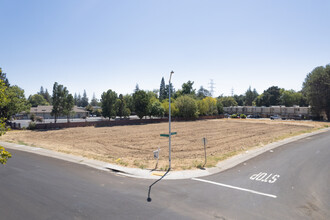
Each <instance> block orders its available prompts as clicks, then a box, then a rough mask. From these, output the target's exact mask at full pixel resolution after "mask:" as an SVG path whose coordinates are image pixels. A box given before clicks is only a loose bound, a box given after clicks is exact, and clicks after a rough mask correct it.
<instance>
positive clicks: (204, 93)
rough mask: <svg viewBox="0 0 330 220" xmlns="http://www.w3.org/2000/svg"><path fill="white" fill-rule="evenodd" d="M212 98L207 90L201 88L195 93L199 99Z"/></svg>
mask: <svg viewBox="0 0 330 220" xmlns="http://www.w3.org/2000/svg"><path fill="white" fill-rule="evenodd" d="M207 96H208V97H212V95H211V93H210V92H209V91H208V90H207V89H204V87H203V86H201V87H200V88H199V90H198V91H197V98H199V99H203V98H205V97H207Z"/></svg>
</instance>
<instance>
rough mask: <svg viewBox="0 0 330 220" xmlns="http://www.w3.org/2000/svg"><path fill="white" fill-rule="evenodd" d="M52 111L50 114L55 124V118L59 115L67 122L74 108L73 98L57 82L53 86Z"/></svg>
mask: <svg viewBox="0 0 330 220" xmlns="http://www.w3.org/2000/svg"><path fill="white" fill-rule="evenodd" d="M52 100H53V109H52V112H51V113H50V114H51V115H52V116H54V123H56V121H57V118H58V117H59V116H61V115H65V116H67V119H68V122H69V118H70V114H71V112H72V109H73V106H74V100H73V96H72V95H71V94H69V91H68V90H67V88H66V87H64V86H63V85H60V84H58V83H57V82H55V83H54V85H53V96H52Z"/></svg>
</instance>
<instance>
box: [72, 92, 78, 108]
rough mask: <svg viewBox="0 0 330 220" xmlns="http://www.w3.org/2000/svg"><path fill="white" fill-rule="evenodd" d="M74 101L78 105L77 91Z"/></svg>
mask: <svg viewBox="0 0 330 220" xmlns="http://www.w3.org/2000/svg"><path fill="white" fill-rule="evenodd" d="M73 102H74V105H76V106H78V96H77V93H74V97H73Z"/></svg>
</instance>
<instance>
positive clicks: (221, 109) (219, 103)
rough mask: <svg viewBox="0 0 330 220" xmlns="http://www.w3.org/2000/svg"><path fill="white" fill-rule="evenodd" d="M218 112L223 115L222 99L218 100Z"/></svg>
mask: <svg viewBox="0 0 330 220" xmlns="http://www.w3.org/2000/svg"><path fill="white" fill-rule="evenodd" d="M217 110H218V114H223V112H224V111H223V105H222V102H221V101H220V99H217Z"/></svg>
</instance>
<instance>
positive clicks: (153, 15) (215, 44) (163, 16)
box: [0, 0, 330, 98]
mask: <svg viewBox="0 0 330 220" xmlns="http://www.w3.org/2000/svg"><path fill="white" fill-rule="evenodd" d="M0 28H1V35H0V67H2V69H3V71H4V72H6V73H7V76H8V78H9V80H10V82H11V84H17V85H18V86H20V87H21V88H23V89H24V90H25V94H26V96H28V95H30V94H34V93H36V92H37V91H39V89H40V86H44V87H45V88H48V90H49V91H50V92H51V90H52V85H53V83H54V82H55V81H57V82H59V83H60V84H63V85H65V86H66V87H67V88H68V89H69V91H70V92H71V93H73V94H74V93H75V92H76V93H81V94H82V93H83V90H84V89H86V91H87V94H88V96H89V98H91V97H92V94H93V92H95V94H96V96H97V98H100V95H101V93H102V92H104V91H106V90H108V89H112V90H115V91H116V92H117V93H132V92H133V90H134V88H135V85H136V83H138V84H139V86H140V88H141V89H145V90H153V89H159V85H160V81H161V78H162V77H163V76H164V77H165V80H166V81H168V77H169V73H170V71H171V70H173V71H174V72H175V74H174V76H173V78H172V81H173V85H174V87H175V89H179V88H180V87H181V85H182V83H184V82H186V81H188V80H192V81H194V82H195V84H194V87H195V88H197V89H198V88H199V87H200V86H201V85H202V86H204V87H206V88H207V87H208V83H209V82H210V79H213V80H214V82H215V83H216V85H215V87H216V89H215V94H214V95H215V96H218V95H220V94H224V95H230V93H231V88H234V93H236V94H241V93H244V92H245V91H246V90H247V89H248V87H249V85H251V87H252V88H256V89H257V91H258V92H259V93H261V92H262V91H263V90H265V89H267V88H268V87H270V86H272V85H276V86H279V87H281V88H285V89H294V90H300V89H301V85H302V82H303V81H304V79H305V77H306V75H307V73H309V72H310V71H312V70H313V68H314V67H316V66H321V65H322V66H324V65H326V64H328V63H330V1H326V0H325V1H318V0H310V1H305V0H299V1H298V0H297V1H291V0H289V1H288V0H273V1H268V0H251V1H250V0H241V1H238V0H236V1H235V0H230V1H228V0H227V1H223V0H214V1H211V0H199V1H195V0H173V1H166V0H152V1H147V0H140V1H139V0H131V1H129V0H120V1H118V0H117V1H112V0H46V1H45V0H29V1H26V0H0Z"/></svg>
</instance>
